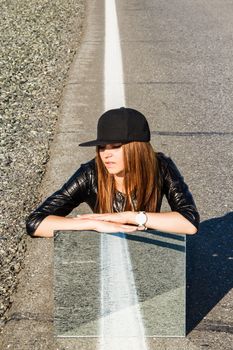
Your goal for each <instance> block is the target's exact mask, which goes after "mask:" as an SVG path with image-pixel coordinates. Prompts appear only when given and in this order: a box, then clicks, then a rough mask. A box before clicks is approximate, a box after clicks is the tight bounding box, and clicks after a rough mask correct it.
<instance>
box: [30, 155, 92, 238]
mask: <svg viewBox="0 0 233 350" xmlns="http://www.w3.org/2000/svg"><path fill="white" fill-rule="evenodd" d="M94 171H95V161H94V160H92V161H90V162H88V163H86V164H82V165H81V167H80V168H79V169H78V170H77V171H76V172H75V173H74V174H73V175H72V176H71V178H70V179H69V180H68V181H67V182H66V183H65V184H64V185H63V186H62V187H61V188H60V189H59V190H58V191H56V192H55V193H53V194H52V195H51V196H49V197H48V198H47V199H46V200H45V201H44V202H43V203H42V204H41V205H40V206H39V207H38V208H36V209H35V210H34V211H33V212H32V213H31V214H30V215H29V216H28V218H27V220H26V230H27V233H28V234H29V235H31V236H33V233H34V232H35V230H36V229H37V227H38V226H39V224H40V223H41V221H42V220H43V219H45V218H46V217H47V216H48V215H57V216H66V215H68V214H69V213H70V212H71V211H72V210H73V209H74V208H75V207H77V206H78V205H79V204H80V203H82V202H87V203H88V202H93V200H94V201H95V199H94V198H93V195H92V196H90V193H91V192H92V193H93V191H92V188H93V186H94V183H93V181H94V179H95V178H96V177H95V176H93V174H92V173H93V172H94ZM88 196H89V197H91V198H90V201H89V200H88ZM88 204H90V203H88Z"/></svg>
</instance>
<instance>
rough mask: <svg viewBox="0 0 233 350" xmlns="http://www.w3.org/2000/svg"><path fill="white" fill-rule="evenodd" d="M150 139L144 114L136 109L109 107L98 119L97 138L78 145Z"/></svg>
mask: <svg viewBox="0 0 233 350" xmlns="http://www.w3.org/2000/svg"><path fill="white" fill-rule="evenodd" d="M132 141H141V142H148V141H150V128H149V125H148V122H147V120H146V118H145V116H144V115H143V114H142V113H140V112H138V111H137V110H136V109H132V108H126V107H121V108H117V109H110V110H108V111H107V112H105V113H104V114H102V115H101V117H100V118H99V120H98V125H97V139H96V140H92V141H88V142H83V143H80V144H79V146H87V147H90V146H104V145H107V144H111V143H128V142H132Z"/></svg>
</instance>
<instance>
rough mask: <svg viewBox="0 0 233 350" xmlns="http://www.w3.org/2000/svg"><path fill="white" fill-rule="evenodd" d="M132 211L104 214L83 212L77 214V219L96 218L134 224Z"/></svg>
mask: <svg viewBox="0 0 233 350" xmlns="http://www.w3.org/2000/svg"><path fill="white" fill-rule="evenodd" d="M132 214H133V212H130V211H124V212H120V213H104V214H85V215H79V216H78V217H79V219H90V220H98V221H108V222H112V223H120V224H128V223H132V224H134V223H135V221H134V220H132Z"/></svg>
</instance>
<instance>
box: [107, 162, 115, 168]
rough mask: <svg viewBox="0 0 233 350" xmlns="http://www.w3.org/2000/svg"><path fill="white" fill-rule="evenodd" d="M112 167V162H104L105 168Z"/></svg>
mask: <svg viewBox="0 0 233 350" xmlns="http://www.w3.org/2000/svg"><path fill="white" fill-rule="evenodd" d="M113 165H115V163H114V162H105V166H106V167H107V168H109V167H111V166H113Z"/></svg>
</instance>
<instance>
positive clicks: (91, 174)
mask: <svg viewBox="0 0 233 350" xmlns="http://www.w3.org/2000/svg"><path fill="white" fill-rule="evenodd" d="M157 158H158V161H159V168H160V174H161V179H162V193H161V198H160V200H159V201H158V204H157V208H156V212H159V211H160V208H161V204H162V197H163V195H165V196H166V198H167V200H168V203H169V205H170V207H171V210H172V211H177V212H179V213H180V214H182V215H183V216H184V217H185V218H186V219H188V220H189V221H190V222H191V223H192V224H193V225H194V226H195V227H196V228H197V229H198V227H199V220H200V218H199V214H198V212H197V208H196V205H195V203H194V200H193V197H192V194H191V193H190V191H189V189H188V186H187V185H186V183H185V182H184V180H183V177H182V176H181V174H180V172H179V170H178V169H177V167H176V165H175V164H174V162H173V161H172V160H171V158H169V157H167V156H165V155H164V154H163V153H157ZM96 199H97V174H96V168H95V159H92V160H91V161H89V162H88V163H85V164H82V165H81V167H80V168H79V169H78V170H77V171H76V172H75V173H74V174H73V175H72V176H71V178H70V179H69V180H68V181H67V182H66V183H65V184H64V185H63V186H62V188H61V189H60V190H58V191H56V192H55V193H54V194H52V195H51V196H50V197H48V198H47V199H46V200H45V201H44V202H43V203H42V204H41V205H40V206H39V207H38V208H37V209H36V210H35V211H33V212H32V213H31V214H30V215H29V217H28V218H27V221H26V228H27V233H28V234H29V235H31V236H33V233H34V232H35V230H36V228H37V227H38V226H39V224H40V222H41V221H42V220H43V219H44V218H45V217H46V216H48V215H58V216H66V215H68V214H69V213H70V212H71V211H72V210H73V209H74V208H75V207H77V206H78V205H79V204H80V203H82V202H86V203H87V204H88V205H89V206H90V208H91V209H92V210H94V207H95V203H96ZM124 201H125V197H124V195H123V194H121V193H120V192H117V193H116V196H115V200H114V203H113V210H114V211H115V212H119V211H122V210H123V208H124Z"/></svg>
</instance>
